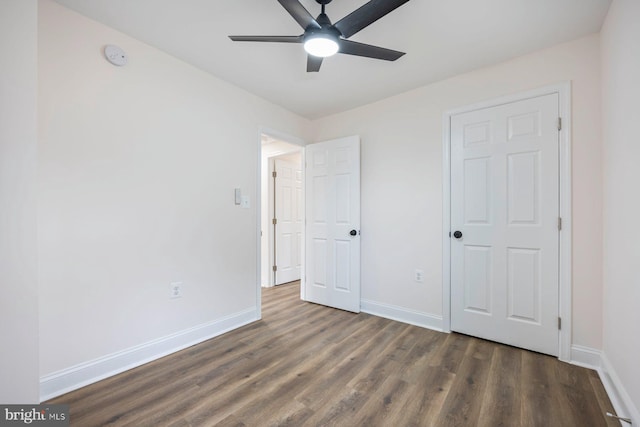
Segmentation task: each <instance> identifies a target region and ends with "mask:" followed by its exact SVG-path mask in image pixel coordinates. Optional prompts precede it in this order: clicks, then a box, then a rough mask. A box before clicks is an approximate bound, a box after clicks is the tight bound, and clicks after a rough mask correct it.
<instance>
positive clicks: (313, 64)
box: [307, 55, 322, 73]
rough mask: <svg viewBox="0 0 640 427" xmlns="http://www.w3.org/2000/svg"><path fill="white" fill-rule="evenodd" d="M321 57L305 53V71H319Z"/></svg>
mask: <svg viewBox="0 0 640 427" xmlns="http://www.w3.org/2000/svg"><path fill="white" fill-rule="evenodd" d="M321 65H322V58H321V57H319V56H313V55H307V73H315V72H318V71H320V66H321Z"/></svg>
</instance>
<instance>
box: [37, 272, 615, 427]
mask: <svg viewBox="0 0 640 427" xmlns="http://www.w3.org/2000/svg"><path fill="white" fill-rule="evenodd" d="M262 309H263V320H261V321H259V322H255V323H252V324H251V325H247V326H245V327H243V328H240V329H238V330H235V331H233V332H230V333H227V334H225V335H222V336H220V337H217V338H214V339H211V340H209V341H206V342H204V343H201V344H199V345H196V346H193V347H190V348H188V349H185V350H183V351H181V352H178V353H175V354H173V355H170V356H167V357H164V358H162V359H159V360H157V361H154V362H151V363H149V364H146V365H144V366H141V367H139V368H136V369H132V370H130V371H128V372H125V373H122V374H120V375H117V376H115V377H112V378H108V379H106V380H103V381H100V382H98V383H95V384H92V385H90V386H87V387H85V388H82V389H80V390H77V391H74V392H71V393H68V394H66V395H64V396H60V397H58V398H56V399H53V400H51V401H50V403H65V404H69V405H70V411H71V425H72V426H91V427H93V426H107V425H109V426H136V427H140V426H154V427H156V426H171V427H180V426H214V425H215V426H349V427H350V426H385V427H386V426H390V427H403V426H447V427H448V426H483V427H485V426H486V427H496V426H509V427H518V426H541V427H542V426H543V427H555V426H558V427H573V426H576V427H590V426H610V427H614V426H616V427H617V426H619V424H616V423H615V422H614V421H613V420H611V419H607V418H605V416H604V412H606V411H613V408H612V406H611V402H610V401H609V399H608V398H607V396H606V393H605V391H604V388H603V386H602V383H601V382H600V379H599V378H598V375H597V373H596V372H594V371H590V370H588V369H584V368H580V367H577V366H573V365H569V364H566V363H562V362H559V361H558V360H557V359H555V358H552V357H549V356H544V355H541V354H537V353H532V352H528V351H525V350H520V349H516V348H513V347H509V346H505V345H501V344H496V343H492V342H488V341H484V340H481V339H476V338H472V337H468V336H465V335H460V334H455V333H453V334H443V333H439V332H434V331H431V330H428V329H423V328H419V327H416V326H411V325H406V324H403V323H399V322H395V321H391V320H387V319H382V318H379V317H375V316H371V315H367V314H364V313H361V314H357V315H356V314H352V313H347V312H344V311H340V310H334V309H331V308H327V307H323V306H320V305H315V304H310V303H305V302H302V301H300V300H299V283H294V284H291V285H283V286H279V287H276V288H270V289H266V290H263V306H262Z"/></svg>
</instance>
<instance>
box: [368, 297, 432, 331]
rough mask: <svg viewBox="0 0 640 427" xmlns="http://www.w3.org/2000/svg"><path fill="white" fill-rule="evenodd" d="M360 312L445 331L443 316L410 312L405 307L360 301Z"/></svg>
mask: <svg viewBox="0 0 640 427" xmlns="http://www.w3.org/2000/svg"><path fill="white" fill-rule="evenodd" d="M360 311H362V312H364V313H369V314H373V315H374V316H380V317H384V318H385V319H391V320H397V321H398V322H403V323H409V324H411V325H416V326H421V327H423V328H427V329H433V330H434V331H438V332H442V331H443V330H444V329H443V320H442V316H434V315H433V314H428V313H423V312H420V311H416V310H410V309H407V308H404V307H398V306H395V305H390V304H383V303H380V302H375V301H369V300H360Z"/></svg>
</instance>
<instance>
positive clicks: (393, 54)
mask: <svg viewBox="0 0 640 427" xmlns="http://www.w3.org/2000/svg"><path fill="white" fill-rule="evenodd" d="M339 43H340V50H338V52H340V53H345V54H347V55H356V56H366V57H367V58H375V59H384V60H385V61H395V60H396V59H398V58H400V57H401V56H402V55H404V52H398V51H397V50H391V49H386V48H384V47H379V46H372V45H370V44H364V43H358V42H353V41H351V40H340V42H339Z"/></svg>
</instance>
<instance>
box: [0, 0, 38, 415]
mask: <svg viewBox="0 0 640 427" xmlns="http://www.w3.org/2000/svg"><path fill="white" fill-rule="evenodd" d="M37 17H38V16H37V3H36V1H35V0H3V1H2V2H0V236H1V237H0V292H1V295H0V340H1V342H2V344H1V345H0V347H1V349H0V403H3V404H9V403H38V402H39V399H38V398H39V396H38V281H37V240H36V164H37V118H36V113H37V89H38V85H37V83H38V80H37V68H36V61H37V22H38V21H37Z"/></svg>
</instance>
